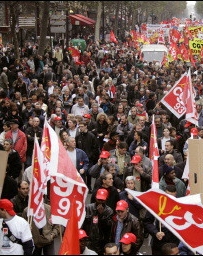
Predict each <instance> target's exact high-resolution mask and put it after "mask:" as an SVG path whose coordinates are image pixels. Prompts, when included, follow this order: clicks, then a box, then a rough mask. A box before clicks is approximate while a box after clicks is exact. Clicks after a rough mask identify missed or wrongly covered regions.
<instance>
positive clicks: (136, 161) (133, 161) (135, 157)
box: [131, 154, 142, 164]
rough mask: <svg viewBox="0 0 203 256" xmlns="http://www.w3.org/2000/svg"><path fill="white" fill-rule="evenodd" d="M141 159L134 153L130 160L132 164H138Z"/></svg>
mask: <svg viewBox="0 0 203 256" xmlns="http://www.w3.org/2000/svg"><path fill="white" fill-rule="evenodd" d="M141 161H142V158H141V156H140V155H138V154H135V155H134V156H133V157H132V160H131V163H133V164H138V163H140V162H141Z"/></svg>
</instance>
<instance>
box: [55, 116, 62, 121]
mask: <svg viewBox="0 0 203 256" xmlns="http://www.w3.org/2000/svg"><path fill="white" fill-rule="evenodd" d="M61 120H62V118H61V117H60V116H55V117H54V121H61Z"/></svg>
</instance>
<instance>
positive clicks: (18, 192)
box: [0, 42, 203, 255]
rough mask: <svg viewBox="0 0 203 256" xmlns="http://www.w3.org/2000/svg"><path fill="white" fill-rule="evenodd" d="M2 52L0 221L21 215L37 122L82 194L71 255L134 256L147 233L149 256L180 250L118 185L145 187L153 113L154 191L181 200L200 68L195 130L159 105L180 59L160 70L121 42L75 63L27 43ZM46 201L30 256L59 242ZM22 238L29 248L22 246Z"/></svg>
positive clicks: (181, 65) (202, 116) (201, 129)
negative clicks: (4, 156) (86, 197)
mask: <svg viewBox="0 0 203 256" xmlns="http://www.w3.org/2000/svg"><path fill="white" fill-rule="evenodd" d="M2 55H3V56H2V57H1V60H0V149H1V150H4V151H6V152H7V153H8V160H7V161H8V163H7V167H6V174H5V179H4V186H3V190H2V195H1V198H2V199H1V200H7V201H3V204H1V200H0V214H1V217H2V218H5V219H6V218H9V216H8V215H6V213H9V211H10V210H11V208H12V207H13V209H14V212H13V211H11V213H12V214H10V217H12V216H14V215H15V214H16V215H18V216H21V218H22V217H23V218H24V219H26V218H27V215H26V210H27V206H28V201H29V199H28V191H29V184H30V181H31V171H32V168H31V165H32V155H33V148H34V138H35V135H36V137H37V139H38V141H39V144H41V140H42V133H43V125H44V120H45V119H46V120H47V121H48V122H49V124H50V126H51V127H52V128H53V130H54V131H55V132H56V134H57V136H58V137H59V139H60V140H61V142H62V144H63V145H64V147H65V148H66V151H67V154H68V155H69V157H70V159H71V161H72V162H73V164H74V165H75V167H76V169H77V171H78V172H79V173H80V175H81V177H82V178H83V179H84V182H85V183H86V185H87V187H88V189H89V194H90V196H91V202H90V203H89V204H87V205H86V217H85V220H84V223H83V225H82V229H81V230H80V235H81V236H80V249H81V254H83V255H96V254H105V255H110V254H123V255H124V254H139V250H140V248H141V246H142V244H143V241H144V239H145V238H146V237H148V235H149V234H150V235H151V236H152V241H151V245H150V246H151V248H152V255H174V254H164V253H166V251H167V250H168V251H167V252H169V249H171V250H172V251H173V249H174V248H175V252H177V250H178V251H179V252H180V254H181V253H182V254H184V253H183V252H182V251H183V249H182V248H184V249H185V251H186V249H187V248H186V247H185V246H184V245H183V244H181V242H180V240H179V239H178V238H177V237H175V236H174V235H173V234H172V233H171V232H169V230H167V229H166V227H162V228H161V231H160V230H159V229H158V228H157V226H156V225H157V224H156V221H155V219H154V216H151V214H150V213H149V212H148V211H147V210H146V209H145V208H144V207H143V206H141V205H140V204H139V203H138V202H137V201H136V199H135V198H133V197H132V196H131V195H130V194H128V193H127V192H126V191H125V188H129V189H132V190H137V191H141V192H144V191H147V190H148V189H150V188H151V182H152V163H151V161H150V159H149V146H150V132H151V126H150V125H151V122H152V116H153V115H154V120H155V126H156V129H157V139H158V141H157V143H158V148H159V153H160V157H159V178H160V182H159V186H160V189H161V190H163V191H165V192H167V193H173V194H174V195H175V196H176V197H183V196H186V188H187V183H188V181H187V180H186V179H182V174H183V171H184V167H185V164H186V159H187V154H188V138H194V139H202V138H203V111H202V104H203V101H202V93H203V90H202V88H203V83H202V82H203V75H202V74H203V66H202V64H201V63H196V66H193V67H191V73H192V84H193V87H194V90H195V92H196V98H195V100H196V105H197V112H198V123H199V125H198V127H195V125H194V124H192V123H190V122H188V121H187V120H186V119H184V117H183V118H181V119H177V118H176V117H175V116H174V115H173V114H172V113H171V112H170V111H169V110H168V109H167V108H166V107H165V106H164V105H163V104H162V103H160V100H161V99H162V97H163V96H164V95H166V94H167V93H168V91H169V90H170V89H171V87H172V86H173V85H174V84H175V82H176V81H177V80H178V79H179V78H180V77H181V75H182V74H183V73H185V72H186V71H187V70H188V65H187V63H185V62H184V61H181V60H178V61H173V62H171V63H168V66H163V65H162V64H161V63H159V62H157V61H155V60H154V61H152V62H149V63H148V62H146V61H143V60H142V59H141V56H139V53H138V52H137V51H136V49H134V48H132V47H129V46H127V45H125V44H120V45H115V44H113V43H109V44H108V43H107V44H98V43H93V42H90V44H89V45H88V46H87V48H86V50H85V51H84V52H81V56H80V61H79V62H78V61H77V62H75V60H74V58H73V57H72V56H71V53H70V52H68V51H67V50H63V49H62V47H61V46H60V45H57V46H56V47H55V49H54V51H53V52H51V51H50V49H49V48H46V50H45V52H44V55H43V56H40V55H38V54H37V51H36V49H34V48H32V46H30V45H28V47H27V48H25V51H24V52H23V55H22V56H21V58H20V59H14V57H13V51H12V48H9V49H7V50H6V51H4V52H3V53H2ZM8 200H10V201H8ZM46 200H47V201H46V212H47V214H46V215H47V220H48V221H47V224H46V226H45V227H44V228H42V229H40V230H39V229H38V228H37V227H36V226H35V225H34V223H32V228H31V232H32V236H33V243H34V245H35V248H34V247H33V250H34V252H33V254H34V255H35V254H36V255H39V254H41V253H42V250H43V254H44V255H50V254H52V255H53V254H55V249H54V238H55V237H57V236H59V235H60V234H59V233H60V232H59V226H58V225H52V224H51V223H50V221H49V218H50V207H49V198H46ZM10 202H12V205H11V204H10ZM2 212H3V214H2ZM13 221H14V220H13ZM16 222H17V221H16ZM23 225H24V224H23ZM9 228H10V229H11V227H9ZM11 232H12V230H11ZM17 233H18V232H16V236H17V235H18V234H17ZM2 234H4V236H7V234H6V232H4V233H2ZM17 238H19V239H21V237H17ZM27 239H31V237H28V238H27ZM22 241H23V240H22ZM28 241H29V246H31V245H32V243H31V242H32V240H28ZM14 243H15V242H12V245H13V244H14ZM8 244H9V243H8ZM21 244H22V243H21ZM10 246H11V244H9V246H7V247H9V248H10ZM22 246H23V245H22ZM163 246H164V247H163ZM2 248H3V247H2ZM29 248H32V246H31V247H29ZM3 249H4V251H3V252H5V248H3ZM21 249H22V248H21ZM23 249H24V246H23ZM176 249H177V250H176ZM9 252H10V251H9ZM24 252H25V250H24ZM25 254H26V252H25ZM185 254H186V253H185ZM188 254H189V253H188ZM190 254H191V252H190Z"/></svg>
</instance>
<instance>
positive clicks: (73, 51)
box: [68, 47, 80, 62]
mask: <svg viewBox="0 0 203 256" xmlns="http://www.w3.org/2000/svg"><path fill="white" fill-rule="evenodd" d="M68 51H69V52H70V54H71V56H72V58H73V59H74V61H75V62H78V61H79V60H80V51H79V50H78V49H76V48H75V47H69V48H68Z"/></svg>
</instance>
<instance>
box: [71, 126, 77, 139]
mask: <svg viewBox="0 0 203 256" xmlns="http://www.w3.org/2000/svg"><path fill="white" fill-rule="evenodd" d="M76 131H77V128H75V129H74V130H71V129H70V130H69V134H70V137H73V138H75V136H76Z"/></svg>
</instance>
